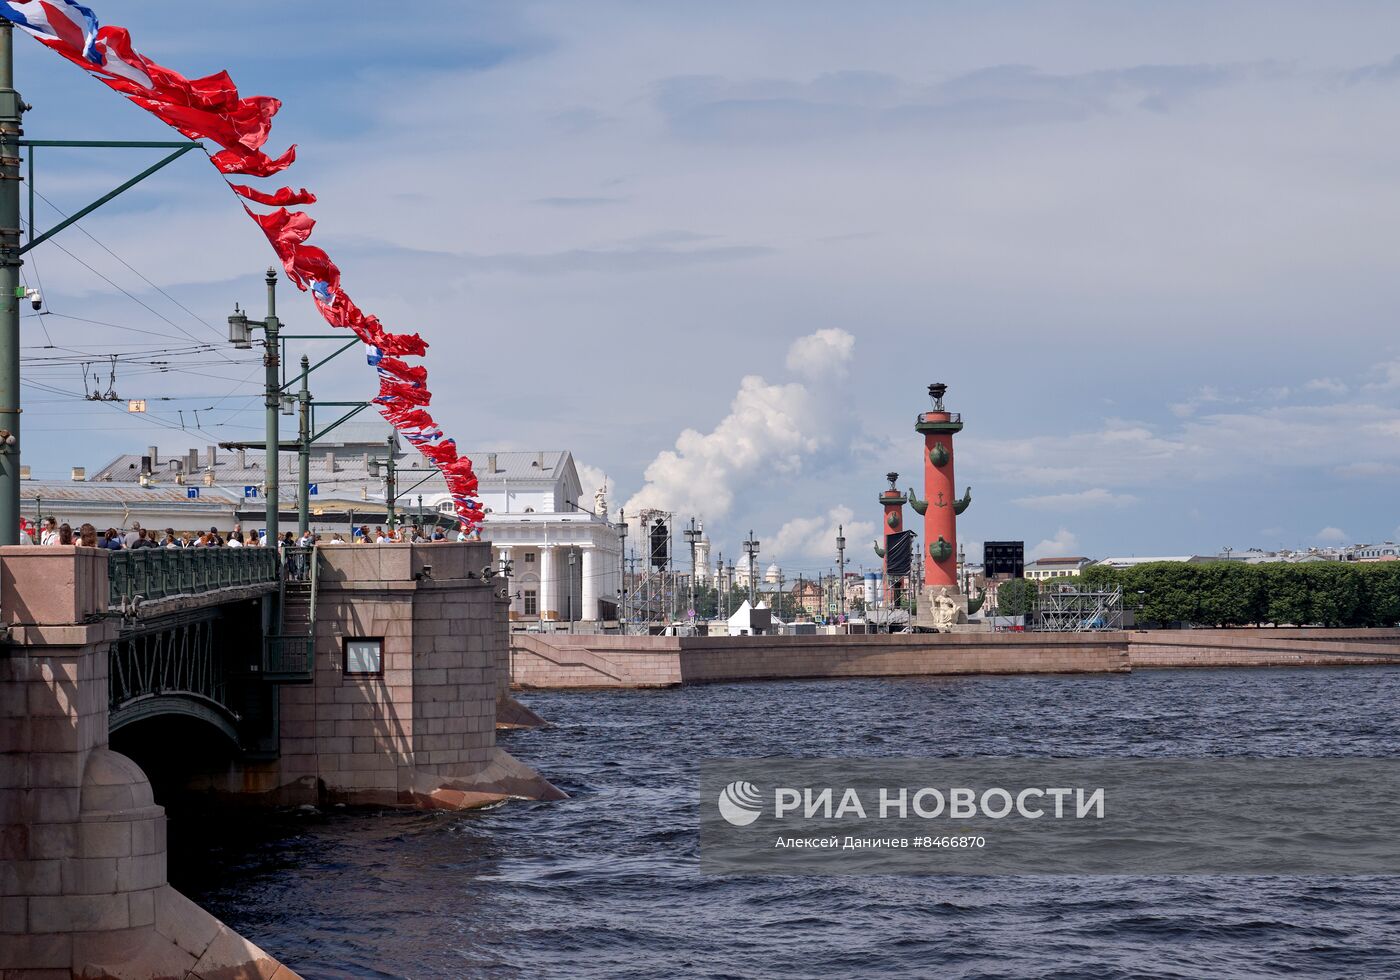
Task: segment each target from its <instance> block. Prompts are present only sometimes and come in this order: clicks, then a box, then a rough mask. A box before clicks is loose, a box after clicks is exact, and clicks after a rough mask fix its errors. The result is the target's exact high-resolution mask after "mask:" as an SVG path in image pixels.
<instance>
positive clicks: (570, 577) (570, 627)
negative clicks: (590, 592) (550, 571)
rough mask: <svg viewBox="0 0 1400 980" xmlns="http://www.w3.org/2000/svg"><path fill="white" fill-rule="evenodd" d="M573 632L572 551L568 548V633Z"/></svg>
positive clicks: (571, 548)
mask: <svg viewBox="0 0 1400 980" xmlns="http://www.w3.org/2000/svg"><path fill="white" fill-rule="evenodd" d="M573 631H574V549H573V547H572V546H571V547H570V548H569V632H570V633H572V632H573Z"/></svg>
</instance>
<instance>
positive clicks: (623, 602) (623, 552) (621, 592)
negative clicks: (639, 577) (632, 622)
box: [617, 510, 627, 636]
mask: <svg viewBox="0 0 1400 980" xmlns="http://www.w3.org/2000/svg"><path fill="white" fill-rule="evenodd" d="M617 541H618V559H619V561H620V562H621V563H622V567H621V568H620V569H619V571H620V572H621V576H622V577H621V578H619V579H618V582H619V583H621V585H622V588H620V589H618V590H617V604H618V607H619V608H618V619H619V620H620V625H621V630H622V634H623V635H624V636H626V635H627V511H625V510H619V511H618V512H617Z"/></svg>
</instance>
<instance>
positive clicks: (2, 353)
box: [0, 20, 26, 545]
mask: <svg viewBox="0 0 1400 980" xmlns="http://www.w3.org/2000/svg"><path fill="white" fill-rule="evenodd" d="M14 86H15V61H14V28H13V26H12V25H11V23H10V22H9V21H8V20H6V21H3V22H2V23H0V545H7V544H19V521H20V516H21V515H20V509H19V508H20V503H19V491H20V485H19V484H20V480H19V459H20V443H19V414H20V396H19V304H20V300H21V299H22V296H21V295H20V293H21V289H20V285H19V269H20V266H22V265H23V264H24V260H23V259H21V258H20V257H19V256H20V210H19V207H20V205H19V183H20V171H19V164H20V157H19V150H20V148H19V140H20V136H22V135H23V130H22V129H21V124H22V123H23V117H22V114H23V112H24V110H25V108H26V106H25V105H24V102H23V100H21V99H20V97H19V93H18V92H16V91H15V87H14Z"/></svg>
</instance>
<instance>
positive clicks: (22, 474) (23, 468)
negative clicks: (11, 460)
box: [19, 463, 29, 480]
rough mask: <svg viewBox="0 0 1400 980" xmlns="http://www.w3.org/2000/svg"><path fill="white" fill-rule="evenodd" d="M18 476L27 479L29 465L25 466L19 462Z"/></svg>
mask: <svg viewBox="0 0 1400 980" xmlns="http://www.w3.org/2000/svg"><path fill="white" fill-rule="evenodd" d="M19 478H20V479H21V480H27V479H29V467H28V466H25V465H24V464H23V463H21V464H20V467H19Z"/></svg>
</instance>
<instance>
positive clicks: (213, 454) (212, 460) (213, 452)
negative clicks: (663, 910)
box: [209, 446, 219, 470]
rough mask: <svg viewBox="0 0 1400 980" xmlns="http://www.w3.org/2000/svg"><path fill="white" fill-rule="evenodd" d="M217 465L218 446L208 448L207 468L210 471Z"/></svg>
mask: <svg viewBox="0 0 1400 980" xmlns="http://www.w3.org/2000/svg"><path fill="white" fill-rule="evenodd" d="M218 465H219V447H218V446H210V447H209V468H210V469H211V470H212V469H213V468H214V467H216V466H218Z"/></svg>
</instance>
